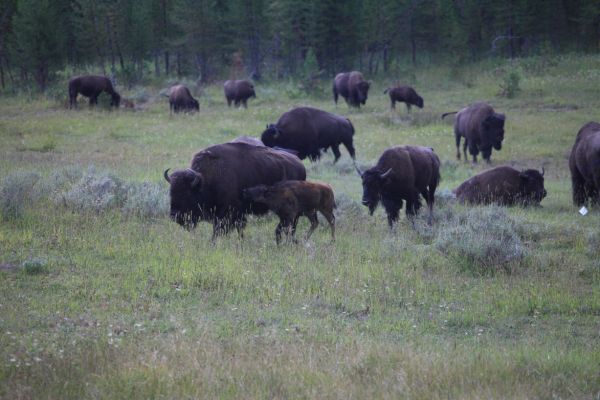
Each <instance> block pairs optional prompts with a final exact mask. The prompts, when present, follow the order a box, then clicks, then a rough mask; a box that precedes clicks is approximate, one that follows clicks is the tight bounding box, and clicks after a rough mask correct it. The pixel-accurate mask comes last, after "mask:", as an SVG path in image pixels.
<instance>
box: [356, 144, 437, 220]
mask: <svg viewBox="0 0 600 400" xmlns="http://www.w3.org/2000/svg"><path fill="white" fill-rule="evenodd" d="M356 170H357V171H358V174H359V175H360V177H361V178H362V185H363V198H362V203H363V205H365V206H367V207H369V211H370V212H371V215H373V212H374V211H375V209H376V208H377V205H378V204H379V201H380V200H381V202H382V203H383V206H384V207H385V211H386V213H387V217H388V223H389V225H390V228H391V227H392V226H393V224H394V222H396V221H397V220H398V212H399V211H400V209H401V208H402V200H405V201H406V216H407V217H409V218H412V217H413V216H414V215H416V213H417V211H418V210H419V208H420V207H421V203H420V201H419V194H421V195H422V196H423V198H425V201H426V202H427V205H428V207H429V218H428V222H429V224H431V221H432V217H433V202H434V196H435V189H436V188H437V186H438V184H439V182H440V160H439V158H438V156H437V155H436V154H435V153H434V152H433V149H431V148H430V147H421V146H395V147H390V148H389V149H387V150H385V151H384V152H383V154H382V155H381V157H379V161H377V164H376V165H375V166H374V167H372V168H371V169H368V170H366V171H365V172H361V171H360V170H359V169H358V168H356Z"/></svg>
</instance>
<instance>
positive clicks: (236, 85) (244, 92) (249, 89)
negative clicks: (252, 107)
mask: <svg viewBox="0 0 600 400" xmlns="http://www.w3.org/2000/svg"><path fill="white" fill-rule="evenodd" d="M223 91H224V92H225V98H226V99H227V105H228V106H229V107H231V102H233V103H234V104H235V106H236V107H239V106H240V102H241V103H242V105H243V106H244V108H248V99H249V98H250V97H254V98H256V93H255V92H254V85H253V84H252V82H250V81H247V80H237V81H226V82H225V83H224V84H223Z"/></svg>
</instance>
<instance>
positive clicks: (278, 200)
mask: <svg viewBox="0 0 600 400" xmlns="http://www.w3.org/2000/svg"><path fill="white" fill-rule="evenodd" d="M244 196H245V197H246V198H247V199H249V200H251V201H253V202H255V203H261V204H266V205H267V207H269V210H271V211H273V212H274V213H275V214H277V216H278V217H279V224H278V225H277V229H275V240H276V241H277V244H279V243H280V242H281V232H282V231H284V232H285V234H286V235H288V236H291V237H292V239H293V237H294V234H295V233H296V225H297V224H298V218H300V217H301V216H303V215H304V216H306V217H307V218H308V219H309V220H310V229H309V231H308V233H307V234H306V239H307V240H308V238H310V235H312V233H313V232H314V230H315V229H316V228H317V226H318V225H319V220H318V219H317V211H319V212H320V213H321V214H323V216H324V217H325V218H326V219H327V222H328V223H329V226H330V227H331V239H332V240H335V216H334V215H333V209H334V208H336V205H335V198H334V195H333V189H331V186H329V185H328V184H326V183H319V182H305V181H282V182H278V183H276V184H274V185H273V186H266V185H259V186H255V187H253V188H249V189H246V190H244Z"/></svg>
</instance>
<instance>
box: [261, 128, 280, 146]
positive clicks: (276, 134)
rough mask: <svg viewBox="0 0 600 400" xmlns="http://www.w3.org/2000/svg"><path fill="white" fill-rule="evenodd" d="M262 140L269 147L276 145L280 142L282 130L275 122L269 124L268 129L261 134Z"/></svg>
mask: <svg viewBox="0 0 600 400" xmlns="http://www.w3.org/2000/svg"><path fill="white" fill-rule="evenodd" d="M260 140H262V142H263V143H264V144H265V146H268V147H275V146H277V145H278V144H279V143H280V140H281V131H280V130H279V129H277V126H275V125H273V124H269V125H267V129H265V131H264V132H263V133H262V135H261V136H260Z"/></svg>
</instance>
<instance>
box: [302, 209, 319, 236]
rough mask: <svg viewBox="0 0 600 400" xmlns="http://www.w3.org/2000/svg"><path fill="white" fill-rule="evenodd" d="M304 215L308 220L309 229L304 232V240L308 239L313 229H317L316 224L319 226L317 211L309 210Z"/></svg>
mask: <svg viewBox="0 0 600 400" xmlns="http://www.w3.org/2000/svg"><path fill="white" fill-rule="evenodd" d="M305 215H306V218H308V220H309V221H310V229H309V230H308V232H307V233H306V237H305V240H308V239H309V238H310V235H312V234H313V232H314V231H315V229H317V226H319V219H318V218H317V211H315V210H312V211H309V212H308V213H306V214H305Z"/></svg>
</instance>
